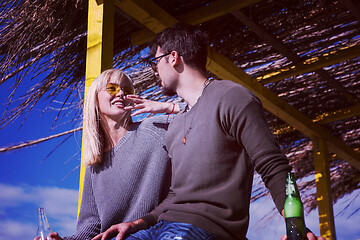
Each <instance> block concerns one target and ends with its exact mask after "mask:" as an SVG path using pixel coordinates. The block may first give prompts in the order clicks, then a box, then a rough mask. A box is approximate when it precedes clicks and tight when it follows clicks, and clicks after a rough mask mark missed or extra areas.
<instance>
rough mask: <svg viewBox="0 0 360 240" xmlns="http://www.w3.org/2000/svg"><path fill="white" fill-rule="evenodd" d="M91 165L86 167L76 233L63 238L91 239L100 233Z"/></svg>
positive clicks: (71, 239) (65, 239) (75, 239)
mask: <svg viewBox="0 0 360 240" xmlns="http://www.w3.org/2000/svg"><path fill="white" fill-rule="evenodd" d="M90 170H91V167H87V168H86V172H85V179H84V189H83V195H82V201H81V207H80V214H79V218H78V222H77V226H76V233H75V234H74V235H72V236H69V237H64V240H80V239H91V238H93V237H95V236H96V235H98V234H99V233H100V228H101V223H100V218H99V214H98V210H97V206H96V203H95V197H94V194H93V191H92V181H91V172H90Z"/></svg>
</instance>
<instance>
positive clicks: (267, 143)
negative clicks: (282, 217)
mask: <svg viewBox="0 0 360 240" xmlns="http://www.w3.org/2000/svg"><path fill="white" fill-rule="evenodd" d="M231 132H232V134H234V135H235V136H236V138H237V139H238V142H239V144H241V145H243V146H244V148H245V149H246V152H247V154H248V156H249V159H250V161H251V163H252V165H253V166H254V168H255V170H256V171H257V172H258V173H259V174H260V175H261V177H262V180H263V182H264V183H265V185H266V187H267V188H268V189H269V190H270V193H271V196H272V198H273V201H274V203H275V205H276V207H277V209H278V210H279V212H281V210H282V209H283V207H284V202H285V183H286V173H287V172H288V171H290V170H291V166H290V165H289V161H288V159H287V157H286V156H285V154H284V153H283V152H282V151H281V149H280V146H279V145H278V143H277V142H276V139H275V138H274V135H273V133H272V132H271V130H270V128H269V127H268V124H267V122H266V120H265V117H264V110H263V108H262V105H261V103H260V101H259V100H258V99H257V98H256V97H253V98H250V99H249V101H248V102H247V103H246V104H245V105H244V107H243V108H242V109H240V110H239V111H238V112H237V115H236V116H235V117H234V121H233V124H232V127H231Z"/></svg>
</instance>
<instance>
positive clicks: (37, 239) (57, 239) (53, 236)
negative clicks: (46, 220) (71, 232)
mask: <svg viewBox="0 0 360 240" xmlns="http://www.w3.org/2000/svg"><path fill="white" fill-rule="evenodd" d="M49 237H51V239H54V240H63V239H62V238H61V237H60V236H59V234H58V233H57V232H53V233H50V234H49ZM34 240H41V237H35V238H34Z"/></svg>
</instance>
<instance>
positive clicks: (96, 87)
mask: <svg viewBox="0 0 360 240" xmlns="http://www.w3.org/2000/svg"><path fill="white" fill-rule="evenodd" d="M112 79H114V80H115V82H118V83H119V82H120V81H121V80H127V81H129V83H131V86H132V88H134V87H133V84H132V81H131V80H130V79H129V78H128V77H127V76H126V75H125V74H124V73H123V72H122V71H121V70H119V69H108V70H106V71H104V72H102V73H101V74H100V75H99V76H98V77H97V78H96V79H95V80H94V81H93V82H92V84H91V86H90V88H89V90H88V93H87V95H86V98H85V103H84V126H83V127H84V148H83V161H84V163H85V165H86V166H90V165H93V164H96V163H100V162H101V161H102V159H101V156H102V154H103V150H104V142H105V140H108V135H107V133H106V130H105V129H103V127H101V124H100V120H101V116H100V111H99V102H98V92H99V91H100V89H101V88H102V87H103V86H106V84H107V83H108V82H110V81H111V80H112ZM128 114H129V115H128V119H129V121H131V116H130V112H129V113H128Z"/></svg>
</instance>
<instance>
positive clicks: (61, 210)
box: [0, 183, 78, 240]
mask: <svg viewBox="0 0 360 240" xmlns="http://www.w3.org/2000/svg"><path fill="white" fill-rule="evenodd" d="M0 193H1V194H0V217H1V220H0V226H1V229H2V230H0V239H4V240H5V239H6V240H15V239H33V238H34V234H35V232H36V229H37V222H36V220H37V217H36V208H38V207H43V208H44V209H45V212H46V215H47V217H48V220H49V223H50V227H51V228H52V229H53V230H54V231H57V232H59V233H60V234H61V235H62V236H67V235H71V234H73V233H75V229H76V217H77V204H78V191H76V190H71V189H63V188H57V187H54V188H50V187H32V186H29V185H21V186H14V185H6V184H2V183H0ZM29 208H31V209H29ZM29 210H30V211H29ZM13 212H16V213H17V216H13V214H12V213H13ZM19 212H20V213H23V214H24V216H23V218H22V216H18V215H19ZM29 212H30V214H32V212H33V213H34V215H33V217H32V218H29V216H25V215H26V213H29ZM19 219H21V220H19ZM5 226H6V227H5ZM27 233H29V235H28V236H27V237H25V236H24V235H23V234H27ZM19 234H20V235H19ZM19 236H20V237H19Z"/></svg>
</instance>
